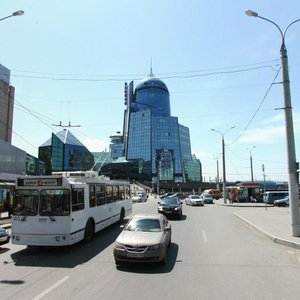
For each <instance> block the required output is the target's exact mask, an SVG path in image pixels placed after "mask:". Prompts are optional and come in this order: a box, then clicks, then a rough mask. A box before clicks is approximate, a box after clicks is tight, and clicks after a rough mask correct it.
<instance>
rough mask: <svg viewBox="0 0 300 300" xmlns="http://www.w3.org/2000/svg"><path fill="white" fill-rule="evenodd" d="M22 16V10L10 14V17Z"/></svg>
mask: <svg viewBox="0 0 300 300" xmlns="http://www.w3.org/2000/svg"><path fill="white" fill-rule="evenodd" d="M22 15H24V10H18V11H15V12H14V13H12V16H14V17H15V16H22Z"/></svg>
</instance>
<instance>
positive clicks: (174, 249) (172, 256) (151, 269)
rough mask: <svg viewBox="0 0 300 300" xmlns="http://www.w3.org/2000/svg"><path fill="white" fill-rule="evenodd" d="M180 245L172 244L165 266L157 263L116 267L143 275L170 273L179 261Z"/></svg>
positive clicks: (128, 264) (127, 264)
mask: <svg viewBox="0 0 300 300" xmlns="http://www.w3.org/2000/svg"><path fill="white" fill-rule="evenodd" d="M177 255H178V245H177V244H175V243H172V244H171V246H170V248H169V249H168V258H167V262H166V264H165V265H159V264H155V263H131V264H130V263H126V264H125V263H124V264H121V265H118V266H116V268H117V269H118V270H119V271H122V272H130V273H141V274H159V273H170V272H171V271H172V270H173V268H174V266H175V264H176V260H177Z"/></svg>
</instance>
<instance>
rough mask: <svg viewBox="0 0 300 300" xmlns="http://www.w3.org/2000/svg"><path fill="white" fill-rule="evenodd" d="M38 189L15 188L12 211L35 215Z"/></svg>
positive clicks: (17, 213) (19, 213) (24, 214)
mask: <svg viewBox="0 0 300 300" xmlns="http://www.w3.org/2000/svg"><path fill="white" fill-rule="evenodd" d="M38 199H39V192H38V190H21V189H20V190H16V192H15V197H14V200H13V212H14V214H15V215H18V216H35V215H36V214H37V211H38Z"/></svg>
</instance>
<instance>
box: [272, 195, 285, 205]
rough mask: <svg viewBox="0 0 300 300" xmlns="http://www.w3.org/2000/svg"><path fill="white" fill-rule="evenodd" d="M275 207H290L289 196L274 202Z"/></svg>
mask: <svg viewBox="0 0 300 300" xmlns="http://www.w3.org/2000/svg"><path fill="white" fill-rule="evenodd" d="M274 206H289V196H286V197H284V198H283V199H277V200H274Z"/></svg>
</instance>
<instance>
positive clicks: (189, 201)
mask: <svg viewBox="0 0 300 300" xmlns="http://www.w3.org/2000/svg"><path fill="white" fill-rule="evenodd" d="M185 204H186V205H198V206H203V205H204V200H203V199H202V198H201V197H200V196H198V195H189V196H188V197H187V198H186V199H185Z"/></svg>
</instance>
